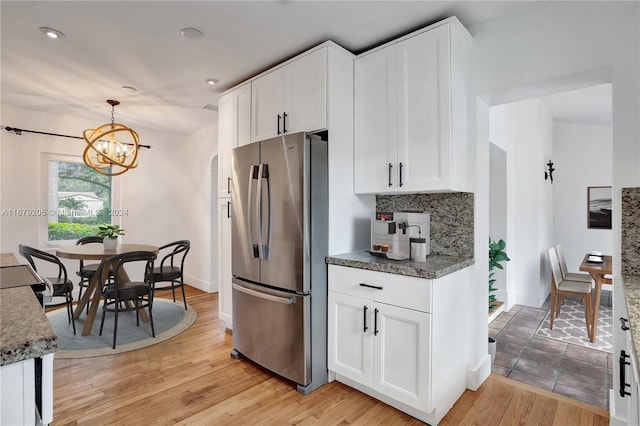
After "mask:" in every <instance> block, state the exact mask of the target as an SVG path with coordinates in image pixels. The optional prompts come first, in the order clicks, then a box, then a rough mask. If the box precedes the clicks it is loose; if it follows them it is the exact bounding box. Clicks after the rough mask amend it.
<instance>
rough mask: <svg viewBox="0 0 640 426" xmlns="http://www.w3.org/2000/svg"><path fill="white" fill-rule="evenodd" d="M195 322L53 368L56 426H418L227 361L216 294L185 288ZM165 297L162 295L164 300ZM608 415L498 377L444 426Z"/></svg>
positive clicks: (359, 401)
mask: <svg viewBox="0 0 640 426" xmlns="http://www.w3.org/2000/svg"><path fill="white" fill-rule="evenodd" d="M187 291H188V293H187V301H188V303H189V304H190V305H191V306H192V307H193V308H194V309H196V311H197V313H198V319H197V320H196V322H195V324H194V325H193V326H191V328H189V329H188V330H187V331H185V332H184V333H182V334H180V335H178V336H176V337H174V338H172V339H169V340H167V341H165V342H162V343H159V344H156V345H153V346H150V347H147V348H144V349H139V350H137V351H133V352H125V353H122V354H117V355H111V356H105V357H97V358H86V359H56V360H55V361H54V376H53V378H54V409H53V410H54V411H53V413H54V419H53V423H52V424H53V425H84V424H87V425H98V424H99V425H104V424H127V425H137V424H140V425H142V424H144V425H163V424H180V425H182V424H185V425H186V424H192V425H220V424H235V425H255V424H261V425H283V424H312V423H315V424H318V425H331V424H356V425H376V424H381V425H388V424H406V425H411V424H416V425H417V424H422V423H421V422H420V421H418V420H416V419H414V418H412V417H410V416H408V415H406V414H404V413H402V412H400V411H398V410H396V409H394V408H392V407H390V406H388V405H386V404H384V403H382V402H379V401H377V400H375V399H373V398H370V397H369V396H367V395H364V394H362V393H360V392H358V391H356V390H353V389H351V388H349V387H347V386H345V385H343V384H341V383H338V382H332V383H329V384H327V385H325V386H322V387H321V388H319V389H318V390H316V391H315V392H312V393H311V394H309V395H307V396H303V395H300V394H299V393H298V392H296V390H295V386H294V385H293V384H291V383H290V382H288V381H286V380H283V379H281V378H278V377H274V376H273V375H272V374H271V373H269V372H268V371H265V370H263V369H261V368H260V367H257V366H255V365H254V364H252V363H250V362H248V361H246V360H234V359H232V358H231V357H230V356H229V352H230V350H231V346H232V343H231V335H230V334H228V333H226V332H225V330H224V329H223V323H222V322H221V321H220V320H219V319H218V308H217V306H218V299H217V294H207V293H203V292H200V291H199V290H196V289H193V288H191V287H187ZM162 297H166V296H164V294H162ZM608 423H609V415H608V413H607V412H606V411H604V410H602V409H599V408H596V407H592V406H589V405H586V404H584V403H581V402H578V401H574V400H571V399H568V398H565V397H562V396H560V395H556V394H553V393H551V392H547V391H544V390H540V389H536V388H533V387H531V386H528V385H526V384H522V383H519V382H515V381H513V380H510V379H507V378H503V377H500V376H495V375H492V376H491V377H490V378H489V379H488V380H487V381H486V382H485V383H484V384H483V385H482V386H481V387H480V389H479V390H478V391H477V392H472V391H466V392H465V393H464V394H463V396H462V397H461V398H460V399H459V400H458V402H457V403H456V405H455V406H454V407H453V408H452V409H451V411H450V412H449V413H448V414H447V416H446V417H445V418H444V419H443V421H442V422H441V423H440V424H441V425H514V424H520V425H528V424H536V425H578V424H579V425H607V424H608Z"/></svg>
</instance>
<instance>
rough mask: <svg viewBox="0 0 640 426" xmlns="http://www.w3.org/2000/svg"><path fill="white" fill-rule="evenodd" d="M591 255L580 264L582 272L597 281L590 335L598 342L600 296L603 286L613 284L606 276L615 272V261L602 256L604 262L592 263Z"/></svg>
mask: <svg viewBox="0 0 640 426" xmlns="http://www.w3.org/2000/svg"><path fill="white" fill-rule="evenodd" d="M589 256H590V255H589V254H586V255H585V256H584V259H582V263H581V264H580V270H581V271H583V272H588V273H589V275H591V278H593V281H595V289H594V291H593V292H592V296H591V301H592V307H593V309H592V310H591V314H592V321H591V324H592V327H591V333H590V336H589V338H590V340H591V341H592V342H595V340H596V331H597V330H598V313H599V311H600V296H601V295H602V285H603V284H611V278H608V277H606V275H611V273H612V272H613V261H612V258H611V256H602V262H590V261H589Z"/></svg>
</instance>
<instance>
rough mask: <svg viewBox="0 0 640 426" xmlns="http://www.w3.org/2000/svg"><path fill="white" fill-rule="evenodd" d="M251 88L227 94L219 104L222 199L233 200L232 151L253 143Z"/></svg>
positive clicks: (242, 88) (246, 85)
mask: <svg viewBox="0 0 640 426" xmlns="http://www.w3.org/2000/svg"><path fill="white" fill-rule="evenodd" d="M250 132H251V84H250V83H246V84H243V85H242V86H239V87H237V88H235V89H233V90H232V91H230V92H227V93H225V94H224V95H223V96H221V97H220V99H219V100H218V197H231V150H232V149H233V148H237V147H239V146H243V145H246V144H248V143H249V141H250V139H251V138H250Z"/></svg>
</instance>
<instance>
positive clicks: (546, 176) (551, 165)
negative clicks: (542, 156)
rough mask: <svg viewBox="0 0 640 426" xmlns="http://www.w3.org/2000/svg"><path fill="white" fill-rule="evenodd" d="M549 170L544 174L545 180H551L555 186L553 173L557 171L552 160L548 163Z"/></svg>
mask: <svg viewBox="0 0 640 426" xmlns="http://www.w3.org/2000/svg"><path fill="white" fill-rule="evenodd" d="M547 169H548V170H546V171H545V172H544V180H547V179H549V180H551V183H552V184H553V172H554V171H555V170H556V169H554V168H553V163H552V162H551V160H549V162H548V163H547Z"/></svg>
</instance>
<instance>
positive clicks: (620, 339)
mask: <svg viewBox="0 0 640 426" xmlns="http://www.w3.org/2000/svg"><path fill="white" fill-rule="evenodd" d="M613 329H614V332H613V336H614V344H613V346H614V347H613V356H614V369H613V370H614V371H613V389H612V390H611V398H610V401H611V403H610V405H611V407H610V411H611V422H610V423H611V425H628V426H631V425H638V424H640V381H639V380H638V377H639V376H638V364H637V362H636V360H637V358H636V353H635V350H634V342H633V339H632V336H631V330H630V329H629V316H628V312H627V305H626V300H625V295H624V288H623V284H622V279H621V278H617V277H616V278H614V280H613Z"/></svg>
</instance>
